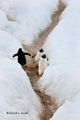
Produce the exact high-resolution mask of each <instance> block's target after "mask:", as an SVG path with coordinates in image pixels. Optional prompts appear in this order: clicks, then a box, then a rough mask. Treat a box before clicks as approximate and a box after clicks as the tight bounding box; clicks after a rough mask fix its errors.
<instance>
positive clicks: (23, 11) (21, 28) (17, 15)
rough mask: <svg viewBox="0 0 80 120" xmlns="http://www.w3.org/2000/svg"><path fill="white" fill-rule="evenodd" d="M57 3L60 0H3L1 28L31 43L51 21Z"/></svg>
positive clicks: (24, 41) (0, 4)
mask: <svg viewBox="0 0 80 120" xmlns="http://www.w3.org/2000/svg"><path fill="white" fill-rule="evenodd" d="M57 4H58V0H1V1H0V16H1V17H0V23H1V24H0V28H1V29H3V30H5V31H8V32H9V33H11V34H13V35H14V36H15V37H16V38H17V39H18V40H20V41H21V42H22V43H26V44H31V43H32V41H33V39H34V38H35V37H36V36H37V35H38V34H39V32H40V31H42V30H44V29H45V28H46V26H48V25H49V23H50V22H51V17H50V16H51V14H52V12H54V11H55V10H56V9H57Z"/></svg>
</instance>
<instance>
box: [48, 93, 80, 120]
mask: <svg viewBox="0 0 80 120" xmlns="http://www.w3.org/2000/svg"><path fill="white" fill-rule="evenodd" d="M50 120H80V94H79V95H77V96H75V99H74V101H66V102H65V103H64V104H63V105H62V106H61V107H60V108H59V109H58V110H57V112H56V113H55V114H54V116H53V117H52V118H51V119H50Z"/></svg>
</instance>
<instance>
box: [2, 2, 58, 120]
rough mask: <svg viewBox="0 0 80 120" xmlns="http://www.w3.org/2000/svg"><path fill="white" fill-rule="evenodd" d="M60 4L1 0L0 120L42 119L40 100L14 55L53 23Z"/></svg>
mask: <svg viewBox="0 0 80 120" xmlns="http://www.w3.org/2000/svg"><path fill="white" fill-rule="evenodd" d="M57 4H58V0H54V1H53V0H44V1H43V0H0V56H1V57H0V120H3V119H4V120H13V119H14V120H18V119H19V120H39V115H40V112H41V110H40V109H41V104H40V100H39V98H38V97H37V96H36V94H35V93H34V91H33V89H32V87H31V84H30V82H29V79H28V76H27V75H26V73H25V72H24V71H23V70H22V68H21V66H20V65H19V64H18V63H17V57H15V58H14V59H13V58H12V56H13V54H14V53H16V52H17V50H18V48H22V45H21V43H26V44H31V43H32V42H33V40H34V38H35V37H36V36H37V35H38V33H40V31H41V30H44V29H45V28H46V27H47V26H48V25H49V23H50V22H51V18H50V16H51V14H52V13H53V11H55V10H56V9H57ZM7 112H19V114H18V115H16V114H13V115H12V114H7ZM21 112H27V113H28V114H21Z"/></svg>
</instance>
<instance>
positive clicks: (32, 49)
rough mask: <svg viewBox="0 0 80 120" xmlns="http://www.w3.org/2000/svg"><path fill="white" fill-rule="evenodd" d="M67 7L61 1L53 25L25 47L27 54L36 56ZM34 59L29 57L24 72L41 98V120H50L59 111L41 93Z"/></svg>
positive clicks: (49, 99)
mask: <svg viewBox="0 0 80 120" xmlns="http://www.w3.org/2000/svg"><path fill="white" fill-rule="evenodd" d="M65 7H66V6H65V5H64V4H63V2H62V1H61V0H60V1H59V5H58V10H57V11H56V12H55V14H52V16H51V19H52V23H51V24H50V25H49V26H48V27H47V28H46V29H45V30H44V31H42V32H41V33H40V34H39V35H38V37H37V38H35V40H34V42H33V44H31V45H30V46H27V45H24V44H23V48H24V50H25V51H26V52H29V53H31V54H32V55H34V54H35V53H36V52H37V51H38V50H39V49H40V48H41V47H42V46H43V45H44V43H45V41H46V38H47V37H48V35H49V34H50V32H51V31H52V30H53V29H54V27H55V26H56V25H57V24H58V22H59V17H60V15H61V13H62V12H63V11H64V9H65ZM33 61H34V59H32V58H31V57H28V56H27V67H28V68H25V69H24V70H25V71H26V73H27V75H28V76H29V79H30V82H31V84H32V87H33V89H34V91H35V92H36V94H37V95H38V96H39V97H40V99H41V103H42V106H43V108H42V114H41V115H40V119H41V120H49V119H50V118H51V117H52V115H53V114H54V112H55V111H56V110H57V105H55V104H54V102H53V101H52V100H51V97H50V96H48V95H45V94H44V93H41V92H40V91H39V90H38V88H37V86H36V82H37V81H38V80H39V78H40V76H39V75H38V74H37V71H38V68H37V67H36V65H34V64H33Z"/></svg>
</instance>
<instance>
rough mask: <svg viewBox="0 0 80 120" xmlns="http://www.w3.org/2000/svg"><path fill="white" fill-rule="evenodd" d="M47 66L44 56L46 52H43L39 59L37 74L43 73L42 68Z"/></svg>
mask: <svg viewBox="0 0 80 120" xmlns="http://www.w3.org/2000/svg"><path fill="white" fill-rule="evenodd" d="M47 66H48V58H47V57H46V54H43V55H42V56H41V58H40V60H39V69H38V74H39V75H42V74H43V73H44V70H45V69H46V68H47Z"/></svg>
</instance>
